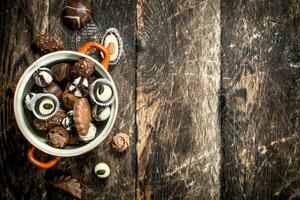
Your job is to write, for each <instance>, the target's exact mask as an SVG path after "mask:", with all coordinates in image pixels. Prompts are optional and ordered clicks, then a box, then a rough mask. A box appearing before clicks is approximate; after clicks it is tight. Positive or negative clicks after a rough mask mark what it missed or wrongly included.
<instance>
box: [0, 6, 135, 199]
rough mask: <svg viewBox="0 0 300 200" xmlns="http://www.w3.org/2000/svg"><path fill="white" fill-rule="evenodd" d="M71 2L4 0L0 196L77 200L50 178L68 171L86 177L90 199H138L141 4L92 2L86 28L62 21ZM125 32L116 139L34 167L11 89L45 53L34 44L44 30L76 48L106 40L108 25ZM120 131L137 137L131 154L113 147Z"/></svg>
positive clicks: (0, 20)
mask: <svg viewBox="0 0 300 200" xmlns="http://www.w3.org/2000/svg"><path fill="white" fill-rule="evenodd" d="M65 2H66V1H39V0H30V1H26V0H19V1H13V2H11V1H8V0H7V1H1V8H0V9H1V10H0V14H1V17H0V27H1V28H2V29H1V31H0V34H1V47H0V48H1V50H0V52H1V53H0V55H1V57H0V60H1V63H2V65H1V73H0V75H1V79H0V81H1V90H0V92H1V99H0V102H1V109H0V114H1V116H0V117H1V120H0V123H1V124H0V143H1V144H0V149H1V154H0V171H1V175H0V178H1V179H0V191H1V194H0V198H1V199H73V197H71V196H70V195H68V194H66V193H63V192H61V191H59V190H58V189H55V188H53V187H52V186H50V184H49V180H51V178H52V177H53V176H55V175H56V174H57V173H59V172H61V171H64V172H66V173H68V174H70V175H72V176H73V177H75V178H77V179H78V180H80V182H81V183H82V186H83V189H84V195H83V198H84V199H115V198H116V197H122V198H126V199H133V198H134V196H135V171H136V162H135V155H136V153H135V145H134V144H135V137H136V136H135V128H134V124H135V115H134V113H135V63H136V58H135V37H134V31H135V2H134V1H130V0H128V1H122V2H117V1H96V0H95V1H88V2H89V3H90V4H91V5H92V7H93V10H94V11H93V14H94V16H93V22H92V23H90V24H89V25H88V26H87V27H86V28H84V29H83V30H80V31H72V30H70V29H68V28H67V27H65V26H64V25H63V24H62V22H61V16H60V15H61V10H62V8H63V6H64V4H65ZM111 26H114V27H116V28H117V29H119V30H120V34H121V36H123V40H124V49H125V50H124V53H123V55H122V59H121V60H120V64H118V65H116V66H115V67H113V68H112V70H111V74H112V76H113V78H114V79H115V80H116V83H117V88H118V91H119V98H120V104H119V106H120V110H119V117H118V119H117V122H116V124H115V126H114V130H113V132H112V133H111V135H110V137H109V138H108V139H107V140H105V141H104V142H103V144H101V145H100V146H99V148H97V149H95V150H94V151H92V152H90V153H88V154H85V155H83V156H79V157H76V158H66V159H63V160H62V161H61V162H60V163H59V164H58V165H57V166H56V167H55V168H53V169H51V170H47V171H46V170H41V169H37V168H36V167H33V166H32V165H31V164H30V163H29V162H28V161H27V157H26V150H27V144H26V141H25V140H24V139H23V138H22V137H21V134H20V133H19V132H18V131H17V128H16V127H15V126H13V124H12V123H11V122H12V118H13V117H12V115H13V110H12V95H11V94H9V93H8V92H7V88H8V87H9V85H10V84H11V83H12V82H13V80H14V78H15V77H14V76H15V74H16V73H17V72H18V71H22V69H25V68H26V67H27V66H29V64H30V63H32V62H33V61H34V60H35V59H36V58H38V57H39V56H40V54H37V53H36V52H34V51H32V48H31V43H32V39H33V37H34V35H36V34H37V33H39V32H42V33H43V32H51V33H57V34H58V35H60V36H62V37H63V39H64V41H65V46H66V49H69V50H75V49H77V48H78V47H80V46H81V45H82V44H84V43H85V42H87V41H91V40H95V41H98V42H100V39H101V36H103V35H104V32H105V30H106V29H107V28H109V27H111ZM118 131H123V132H127V133H129V134H130V135H131V137H132V139H133V141H132V146H131V148H130V150H129V151H128V152H127V153H125V154H116V153H115V152H113V151H112V150H111V148H110V144H109V141H110V138H111V137H112V136H113V134H114V133H116V132H118ZM99 161H106V162H107V163H109V164H110V165H111V170H112V173H111V176H110V178H109V179H108V180H105V181H103V180H99V179H97V178H96V176H95V175H94V172H93V169H94V166H95V164H97V162H99Z"/></svg>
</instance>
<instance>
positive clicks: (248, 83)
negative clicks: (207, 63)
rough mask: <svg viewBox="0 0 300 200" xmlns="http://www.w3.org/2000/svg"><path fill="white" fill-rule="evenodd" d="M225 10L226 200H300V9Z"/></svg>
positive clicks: (241, 6) (286, 2)
mask: <svg viewBox="0 0 300 200" xmlns="http://www.w3.org/2000/svg"><path fill="white" fill-rule="evenodd" d="M221 2H222V3H221V10H222V17H221V25H222V29H221V32H222V59H221V62H222V67H221V69H222V87H223V88H222V93H223V98H222V118H221V119H222V146H223V149H222V152H223V154H222V157H223V159H222V160H223V162H222V176H221V182H222V190H221V191H222V199H230V200H232V199H299V198H300V193H299V191H300V184H299V183H300V173H299V167H300V166H299V164H300V162H299V156H300V152H299V150H300V149H299V144H300V138H299V132H300V127H299V117H300V116H299V113H300V112H299V110H300V104H299V89H300V87H299V78H300V76H299V75H300V71H299V69H300V54H299V52H300V43H299V42H300V37H299V32H300V4H299V1H297V0H275V1H258V0H254V1H230V0H223V1H221Z"/></svg>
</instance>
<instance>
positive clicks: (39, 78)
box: [34, 67, 53, 87]
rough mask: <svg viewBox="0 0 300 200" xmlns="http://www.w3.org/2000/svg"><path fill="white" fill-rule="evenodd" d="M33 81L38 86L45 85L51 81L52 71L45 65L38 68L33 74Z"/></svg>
mask: <svg viewBox="0 0 300 200" xmlns="http://www.w3.org/2000/svg"><path fill="white" fill-rule="evenodd" d="M34 80H35V83H36V84H37V85H38V86H40V87H47V86H48V85H50V83H52V81H53V76H52V72H51V71H50V70H49V69H48V68H45V67H42V68H39V69H38V70H37V71H36V72H35V74H34Z"/></svg>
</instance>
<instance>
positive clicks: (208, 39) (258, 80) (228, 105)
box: [0, 0, 300, 200]
mask: <svg viewBox="0 0 300 200" xmlns="http://www.w3.org/2000/svg"><path fill="white" fill-rule="evenodd" d="M66 2H67V1H64V0H63V1H58V0H44V1H40V0H15V1H10V0H2V1H0V62H1V72H0V85H1V87H0V94H1V98H0V103H1V106H0V171H1V173H0V191H1V193H0V198H1V199H9V200H11V199H74V198H73V197H72V196H70V195H69V194H67V193H65V192H62V191H60V190H58V189H56V188H54V187H53V186H51V184H50V181H51V180H52V179H53V177H54V176H55V175H57V174H60V173H62V172H64V173H67V174H69V175H71V176H73V177H75V178H77V179H78V180H79V181H80V182H81V184H82V187H83V189H84V194H83V199H116V198H120V199H205V200H206V199H226V200H227V199H228V200H231V199H300V172H299V167H300V160H299V159H300V157H299V156H300V147H299V145H300V138H299V132H300V125H299V120H300V104H299V103H298V100H299V99H300V3H299V1H298V0H274V1H260V0H252V1H248V0H237V1H231V0H221V1H220V0H174V1H169V0H160V1H158V0H147V1H146V0H136V1H134V0H122V1H114V0H105V1H104V0H88V3H89V4H90V5H91V6H92V8H93V20H92V22H91V23H90V24H89V25H88V26H86V27H85V28H84V29H82V30H80V31H72V30H70V29H69V28H67V27H65V26H64V25H63V24H62V22H61V10H62V8H63V7H64V5H65V3H66ZM109 27H116V28H117V29H118V30H119V31H120V34H121V36H122V37H123V41H124V52H123V55H122V59H121V60H120V62H119V64H118V65H116V66H114V67H112V68H111V69H110V72H111V75H112V76H113V78H114V79H115V80H116V83H117V89H118V91H119V96H120V112H119V117H118V119H117V122H116V124H115V126H114V130H113V131H112V133H111V134H110V136H109V138H108V139H106V140H105V142H104V143H103V144H101V145H99V147H98V148H97V149H95V150H93V151H91V152H90V153H88V154H85V155H82V156H78V157H74V158H66V159H63V160H62V162H60V163H59V164H58V165H57V166H55V168H53V169H51V170H42V169H38V168H36V167H34V166H33V165H32V164H30V163H29V162H28V160H27V157H26V151H27V143H26V141H25V140H24V139H23V138H22V136H21V133H20V132H19V131H18V129H17V127H16V125H15V124H14V122H13V109H12V97H13V96H12V93H11V92H10V91H9V88H10V86H11V84H12V83H13V82H14V80H15V79H16V77H18V75H19V74H21V73H22V71H23V70H24V69H26V67H28V66H29V65H30V64H31V63H32V62H33V61H34V60H35V59H37V58H38V57H40V56H41V54H39V53H37V52H36V51H34V50H33V48H32V40H33V37H34V36H35V35H36V34H37V33H39V32H41V33H45V32H49V33H56V34H58V35H60V36H61V37H63V39H64V42H65V46H66V49H70V50H76V49H77V48H78V47H80V46H81V45H82V44H84V43H85V42H87V41H90V40H93V41H100V40H101V37H102V36H103V34H104V32H105V30H106V29H107V28H109ZM119 131H123V132H127V133H129V134H130V136H131V138H132V142H131V148H130V150H129V151H128V152H127V153H125V154H117V153H115V152H114V151H112V150H111V148H110V144H109V142H110V139H111V137H112V136H113V135H114V134H115V133H117V132H119ZM99 161H106V162H107V163H108V164H109V165H110V166H111V168H112V173H111V176H110V177H109V178H108V179H107V180H100V179H98V178H97V177H96V176H95V175H94V173H93V168H94V165H95V164H96V163H97V162H99Z"/></svg>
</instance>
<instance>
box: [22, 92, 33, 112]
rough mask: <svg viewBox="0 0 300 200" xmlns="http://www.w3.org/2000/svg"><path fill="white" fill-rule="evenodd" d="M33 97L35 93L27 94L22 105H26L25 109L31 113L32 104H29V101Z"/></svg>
mask: <svg viewBox="0 0 300 200" xmlns="http://www.w3.org/2000/svg"><path fill="white" fill-rule="evenodd" d="M34 95H35V93H29V94H27V95H26V96H25V99H24V103H25V105H26V108H27V109H28V110H30V111H32V107H31V106H32V102H31V100H32V98H33V96H34Z"/></svg>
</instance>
